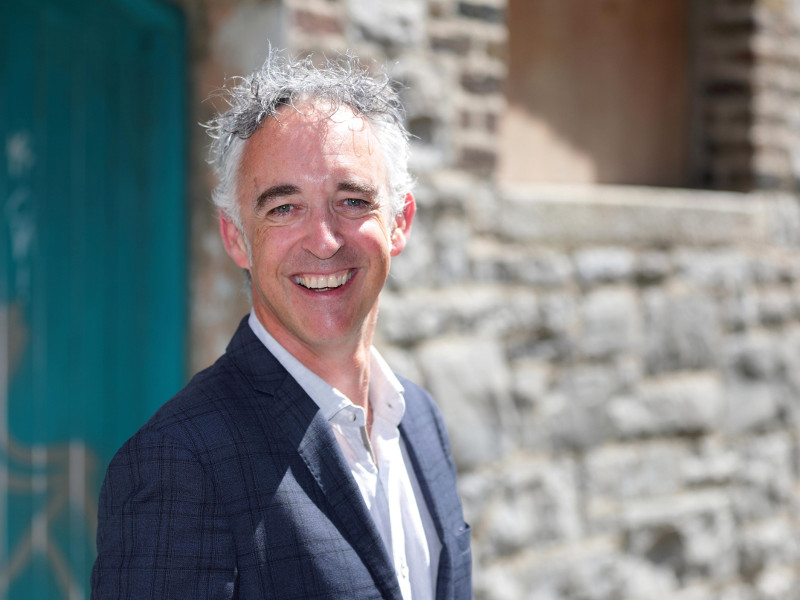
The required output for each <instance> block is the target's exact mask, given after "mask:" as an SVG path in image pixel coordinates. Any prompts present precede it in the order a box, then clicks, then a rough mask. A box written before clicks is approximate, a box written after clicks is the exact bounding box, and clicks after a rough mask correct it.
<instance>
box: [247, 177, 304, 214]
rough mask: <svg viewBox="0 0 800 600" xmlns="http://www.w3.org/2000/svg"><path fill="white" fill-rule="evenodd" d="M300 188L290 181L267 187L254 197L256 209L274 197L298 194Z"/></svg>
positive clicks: (259, 208)
mask: <svg viewBox="0 0 800 600" xmlns="http://www.w3.org/2000/svg"><path fill="white" fill-rule="evenodd" d="M299 193H300V188H299V187H298V186H296V185H293V184H291V183H284V184H280V185H273V186H271V187H268V188H267V189H265V190H264V191H263V192H261V193H260V194H259V196H258V198H256V202H255V205H256V210H261V209H262V208H263V207H264V205H265V204H266V203H267V202H269V201H270V200H272V199H274V198H280V197H282V196H292V195H294V194H299Z"/></svg>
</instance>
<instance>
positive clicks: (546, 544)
mask: <svg viewBox="0 0 800 600" xmlns="http://www.w3.org/2000/svg"><path fill="white" fill-rule="evenodd" d="M418 196H419V203H420V219H419V221H418V227H417V228H416V229H415V231H414V232H413V237H412V240H413V243H412V244H410V245H409V247H408V253H407V254H406V255H404V256H402V257H400V258H399V259H398V260H397V261H396V263H395V265H394V267H393V268H394V271H393V273H394V275H393V279H392V289H391V290H390V291H388V292H387V293H386V294H385V297H384V299H383V311H382V316H381V319H382V320H381V339H380V341H379V345H380V346H381V348H382V349H383V351H384V352H385V353H386V354H387V356H388V357H389V360H390V362H392V363H393V364H394V365H396V367H397V368H398V369H399V370H401V371H405V372H406V373H408V374H410V375H411V376H412V378H416V379H417V380H419V381H422V382H423V383H424V384H425V385H427V386H428V387H429V389H431V390H432V391H433V393H434V395H435V396H436V397H437V399H438V401H439V403H440V405H441V408H442V411H443V413H444V415H445V419H446V421H447V423H448V426H449V429H450V433H451V437H452V444H453V451H454V454H455V457H456V461H457V463H458V466H459V469H460V472H461V491H462V494H463V498H464V502H465V507H466V511H467V518H468V520H469V521H470V522H471V524H472V526H473V531H474V541H475V570H476V584H477V589H476V596H477V597H478V598H484V599H491V600H495V599H497V600H505V599H508V600H513V599H523V598H535V599H540V598H541V599H545V598H547V599H550V598H552V599H556V598H563V599H572V598H575V599H579V598H580V599H584V598H590V599H592V600H612V599H633V598H641V599H643V600H644V599H648V600H653V599H657V598H664V599H666V598H670V599H673V598H692V599H694V598H698V599H700V598H737V599H739V598H741V599H745V598H747V599H750V598H752V599H754V600H755V599H756V598H758V599H767V598H770V599H771V598H785V599H789V598H796V597H798V594H800V571H798V569H797V568H798V567H799V566H800V547H798V544H797V542H796V540H797V539H800V538H798V535H799V534H800V530H799V529H798V525H799V524H798V522H797V517H798V515H800V512H798V510H799V509H800V505H798V500H799V499H800V498H798V496H797V492H798V470H797V458H798V449H800V446H798V442H800V438H798V433H799V432H800V430H798V423H799V422H800V421H798V416H800V295H798V291H800V261H798V256H797V250H798V241H800V211H798V206H797V203H796V199H795V198H794V197H792V196H789V195H758V196H756V195H741V194H735V193H722V192H694V191H688V190H672V191H665V190H657V189H647V188H626V187H604V188H600V187H572V186H537V187H533V188H529V189H525V190H523V189H514V190H497V189H495V188H493V187H491V186H485V187H484V188H483V189H481V188H480V186H479V185H478V184H476V182H475V181H474V180H471V179H469V178H467V177H463V178H461V177H454V176H449V177H442V178H435V177H434V178H431V179H429V180H426V181H425V182H424V183H422V185H421V186H420V190H419V194H418Z"/></svg>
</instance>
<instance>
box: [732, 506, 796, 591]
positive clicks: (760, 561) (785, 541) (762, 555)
mask: <svg viewBox="0 0 800 600" xmlns="http://www.w3.org/2000/svg"><path fill="white" fill-rule="evenodd" d="M793 530H795V526H794V524H793V523H792V522H791V520H789V519H786V518H779V517H776V518H772V519H768V520H766V521H761V522H758V523H754V524H751V525H748V526H745V527H742V528H741V530H740V533H739V539H740V541H739V547H740V550H739V554H740V556H741V571H742V574H743V575H744V576H745V577H746V578H747V579H750V580H753V579H755V578H756V577H758V576H760V575H761V574H763V573H764V572H765V571H767V570H768V569H774V568H780V567H781V566H786V565H793V564H797V561H798V560H800V542H798V539H797V535H788V536H787V535H786V534H787V531H793ZM794 533H795V534H796V531H794Z"/></svg>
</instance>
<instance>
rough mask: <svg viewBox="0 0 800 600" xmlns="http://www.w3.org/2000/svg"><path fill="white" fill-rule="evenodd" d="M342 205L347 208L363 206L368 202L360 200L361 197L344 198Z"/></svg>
mask: <svg viewBox="0 0 800 600" xmlns="http://www.w3.org/2000/svg"><path fill="white" fill-rule="evenodd" d="M344 205H345V206H347V207H348V208H364V207H366V206H368V205H369V204H368V203H367V201H366V200H362V199H361V198H345V200H344Z"/></svg>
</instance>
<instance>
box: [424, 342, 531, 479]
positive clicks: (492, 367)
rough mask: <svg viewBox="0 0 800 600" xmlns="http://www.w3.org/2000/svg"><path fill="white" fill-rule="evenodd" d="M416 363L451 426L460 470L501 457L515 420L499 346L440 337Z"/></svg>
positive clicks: (511, 441)
mask: <svg viewBox="0 0 800 600" xmlns="http://www.w3.org/2000/svg"><path fill="white" fill-rule="evenodd" d="M418 359H419V363H420V370H421V371H422V373H423V376H424V380H425V384H426V385H427V387H428V389H430V390H431V392H432V393H433V395H434V397H435V398H436V400H437V402H438V404H439V407H440V409H441V411H442V414H443V416H444V418H445V420H446V421H447V423H448V424H449V434H450V441H451V443H452V449H453V457H454V459H455V461H456V463H457V464H458V466H459V467H460V468H462V469H465V470H468V469H471V468H474V467H476V466H477V465H479V464H482V463H486V462H489V461H492V460H494V459H496V458H498V457H500V456H502V455H503V454H505V452H506V451H507V450H508V449H509V448H510V447H512V446H513V444H514V442H515V439H516V438H517V432H516V428H517V424H518V422H519V420H518V418H517V416H516V409H515V407H514V404H513V401H512V399H511V376H510V373H509V370H508V364H507V362H506V357H505V354H504V352H503V349H502V348H501V346H500V344H499V343H497V342H496V341H493V340H490V339H479V338H458V337H454V338H440V339H436V340H433V341H431V342H428V343H425V344H423V345H422V346H421V347H420V349H419V352H418Z"/></svg>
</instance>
